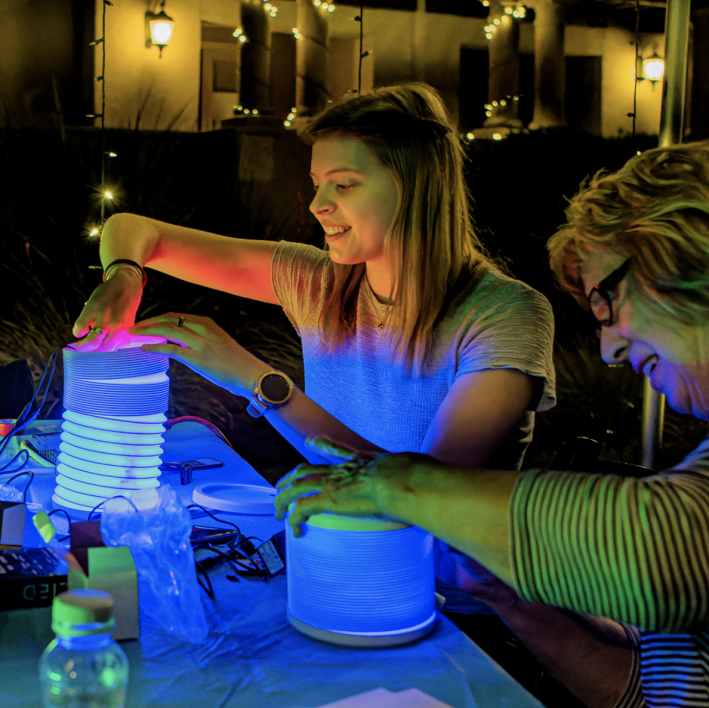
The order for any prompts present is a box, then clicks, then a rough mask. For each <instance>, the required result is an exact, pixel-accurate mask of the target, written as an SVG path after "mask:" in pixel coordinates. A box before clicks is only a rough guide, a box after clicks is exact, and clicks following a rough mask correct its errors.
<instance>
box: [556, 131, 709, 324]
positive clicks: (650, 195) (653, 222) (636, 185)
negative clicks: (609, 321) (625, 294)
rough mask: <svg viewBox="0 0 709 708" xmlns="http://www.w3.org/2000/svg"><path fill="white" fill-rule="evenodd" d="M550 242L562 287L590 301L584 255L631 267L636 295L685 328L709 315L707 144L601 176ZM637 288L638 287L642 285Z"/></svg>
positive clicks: (662, 153)
mask: <svg viewBox="0 0 709 708" xmlns="http://www.w3.org/2000/svg"><path fill="white" fill-rule="evenodd" d="M566 217H567V220H568V223H567V224H565V225H564V226H562V227H561V228H559V230H558V231H557V232H556V234H554V236H553V237H552V238H551V239H550V240H549V243H548V245H547V248H548V249H549V253H550V262H551V268H552V270H553V271H554V274H555V275H556V278H557V280H558V282H559V284H560V285H561V286H562V287H563V288H565V289H566V290H568V291H570V292H571V294H573V295H574V296H575V297H576V298H577V299H579V300H580V301H582V302H585V300H586V298H585V294H584V288H583V283H582V281H581V266H582V264H583V261H584V260H585V257H584V254H586V253H588V252H590V251H609V252H613V253H617V254H620V255H623V256H626V257H627V258H628V259H630V262H631V273H630V275H629V276H628V277H629V279H630V286H631V288H632V289H633V292H634V293H635V294H637V295H639V296H640V297H641V298H642V299H643V300H645V301H646V302H647V303H648V304H650V305H651V306H654V307H657V308H659V309H661V310H664V311H665V312H668V313H670V314H672V315H673V316H674V317H677V318H679V319H681V320H682V321H684V322H689V323H696V322H698V321H699V320H702V321H706V317H707V312H709V141H702V142H697V143H688V144H686V145H674V146H672V147H661V148H653V149H652V150H646V151H645V152H643V153H642V154H640V155H637V156H636V157H633V158H632V159H631V160H629V161H628V162H627V163H626V164H625V166H624V167H622V168H621V169H620V170H618V171H617V172H614V173H612V174H609V173H607V172H605V171H601V172H598V173H597V174H596V175H594V176H593V177H592V178H591V179H589V180H587V181H586V182H585V184H584V185H582V188H581V191H580V192H579V193H578V194H577V195H576V196H575V197H573V199H571V200H570V203H569V206H568V208H567V210H566ZM638 286H639V287H638Z"/></svg>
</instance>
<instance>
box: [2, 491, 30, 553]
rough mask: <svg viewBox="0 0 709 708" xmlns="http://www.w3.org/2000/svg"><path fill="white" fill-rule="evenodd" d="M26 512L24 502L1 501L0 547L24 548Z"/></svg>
mask: <svg viewBox="0 0 709 708" xmlns="http://www.w3.org/2000/svg"><path fill="white" fill-rule="evenodd" d="M26 513H27V507H26V506H25V505H24V504H23V503H22V502H9V501H0V549H4V548H22V538H23V536H24V533H25V514H26Z"/></svg>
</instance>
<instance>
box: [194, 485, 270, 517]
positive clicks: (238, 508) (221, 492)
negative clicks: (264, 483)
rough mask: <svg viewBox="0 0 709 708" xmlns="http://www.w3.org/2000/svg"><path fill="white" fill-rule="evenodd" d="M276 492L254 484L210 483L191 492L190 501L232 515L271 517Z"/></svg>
mask: <svg viewBox="0 0 709 708" xmlns="http://www.w3.org/2000/svg"><path fill="white" fill-rule="evenodd" d="M275 496H276V490H275V489H273V488H272V487H258V486H256V485H254V484H226V483H223V482H212V483H210V484H201V485H200V486H199V487H196V488H195V490H194V492H192V501H193V502H194V503H195V504H199V505H200V506H206V507H207V508H209V509H218V510H219V511H230V512H232V513H233V514H266V515H269V516H273V515H274V514H275V513H276V510H275V508H274V506H273V499H274V498H275Z"/></svg>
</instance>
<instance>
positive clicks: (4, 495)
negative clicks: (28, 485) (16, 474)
mask: <svg viewBox="0 0 709 708" xmlns="http://www.w3.org/2000/svg"><path fill="white" fill-rule="evenodd" d="M22 496H23V494H22V492H21V491H20V490H19V489H17V488H16V487H12V486H10V485H9V484H0V501H6V502H22Z"/></svg>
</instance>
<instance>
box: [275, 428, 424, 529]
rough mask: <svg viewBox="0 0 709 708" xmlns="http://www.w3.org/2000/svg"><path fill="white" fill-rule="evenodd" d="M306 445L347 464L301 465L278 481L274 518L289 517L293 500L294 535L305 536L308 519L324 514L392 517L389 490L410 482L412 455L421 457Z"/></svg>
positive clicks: (324, 443) (325, 443) (317, 442)
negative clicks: (304, 531) (363, 452)
mask: <svg viewBox="0 0 709 708" xmlns="http://www.w3.org/2000/svg"><path fill="white" fill-rule="evenodd" d="M307 444H308V445H309V446H310V447H312V448H313V449H314V450H315V451H317V452H318V453H319V454H321V455H323V456H326V457H329V458H331V459H337V458H339V459H342V460H346V461H345V462H343V463H341V464H339V465H310V464H303V465H299V466H298V467H296V468H295V469H294V470H293V471H292V472H290V473H289V474H287V475H286V476H285V477H283V479H281V480H280V482H279V483H278V485H277V489H278V490H279V494H278V496H277V497H276V500H275V505H276V515H277V517H278V518H279V519H283V518H285V516H286V513H287V511H288V507H289V506H290V505H291V504H292V503H293V502H295V504H294V506H293V509H292V511H291V513H290V518H289V523H290V525H291V528H292V529H293V533H294V534H295V536H296V537H299V536H300V535H301V533H302V530H301V526H302V524H303V522H304V521H307V519H308V518H309V517H310V516H313V515H315V514H320V513H322V512H325V511H327V512H331V513H333V514H340V515H342V516H379V517H383V518H390V517H389V515H388V514H387V510H386V499H387V492H388V489H390V488H391V487H392V486H393V485H399V484H401V483H402V481H403V480H405V479H406V478H407V476H408V474H409V471H410V468H411V463H412V460H411V458H412V457H415V458H419V457H423V456H422V455H409V454H398V455H387V454H385V455H378V456H376V457H373V456H371V455H365V454H361V453H358V452H356V451H355V450H352V449H350V448H347V447H344V446H342V445H339V444H337V443H335V442H332V441H331V440H327V439H326V438H310V439H309V440H308V441H307Z"/></svg>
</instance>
